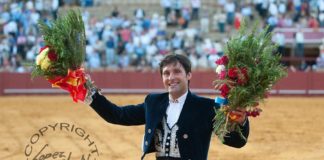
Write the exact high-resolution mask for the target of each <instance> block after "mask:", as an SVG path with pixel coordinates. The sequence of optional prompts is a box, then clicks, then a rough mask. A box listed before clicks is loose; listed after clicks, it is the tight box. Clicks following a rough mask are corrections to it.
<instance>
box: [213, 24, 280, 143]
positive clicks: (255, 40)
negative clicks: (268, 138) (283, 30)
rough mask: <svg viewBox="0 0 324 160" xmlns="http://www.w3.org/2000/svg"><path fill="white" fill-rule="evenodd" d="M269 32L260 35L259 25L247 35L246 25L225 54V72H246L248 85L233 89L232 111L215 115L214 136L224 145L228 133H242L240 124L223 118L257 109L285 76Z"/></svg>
mask: <svg viewBox="0 0 324 160" xmlns="http://www.w3.org/2000/svg"><path fill="white" fill-rule="evenodd" d="M267 31H268V28H265V29H263V30H262V31H259V32H258V30H257V24H254V27H253V28H252V30H251V31H248V28H247V25H246V24H245V23H243V24H242V25H241V28H240V30H239V32H238V34H237V35H234V36H233V37H231V39H230V40H229V41H228V42H227V46H226V48H225V50H224V51H225V55H226V56H227V57H228V59H229V63H228V64H227V65H226V66H225V67H226V70H227V71H228V70H229V69H230V68H236V67H237V68H247V75H248V81H247V83H246V84H244V85H238V84H235V85H234V86H232V88H231V90H230V92H229V94H228V97H227V98H228V102H229V103H228V107H229V110H227V111H226V110H222V108H221V109H220V110H218V111H216V116H215V123H214V132H215V134H216V135H217V136H218V137H219V138H220V139H221V140H222V141H223V140H224V136H226V134H227V133H228V132H229V131H233V130H236V131H238V132H239V133H241V132H240V129H239V127H238V124H236V123H230V122H228V120H226V118H224V117H228V115H227V113H228V111H231V110H235V109H237V108H246V109H247V110H249V109H251V108H253V107H255V105H256V104H257V103H258V102H260V101H261V102H262V101H263V100H264V98H265V96H266V95H265V94H266V93H267V92H269V91H270V90H271V87H272V85H274V84H275V83H276V82H277V81H278V80H280V79H281V78H283V77H284V76H286V71H285V68H284V67H283V66H282V65H281V64H280V59H281V57H280V56H279V54H277V53H276V52H277V45H276V44H274V43H273V42H272V41H271V37H272V34H271V33H269V32H267ZM227 119H228V118H227ZM243 138H244V137H243Z"/></svg>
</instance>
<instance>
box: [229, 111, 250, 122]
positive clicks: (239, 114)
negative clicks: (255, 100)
mask: <svg viewBox="0 0 324 160" xmlns="http://www.w3.org/2000/svg"><path fill="white" fill-rule="evenodd" d="M229 116H230V119H231V120H232V121H234V122H236V123H239V124H240V125H243V124H244V122H245V120H246V109H245V108H238V109H236V110H233V111H231V112H230V114H229Z"/></svg>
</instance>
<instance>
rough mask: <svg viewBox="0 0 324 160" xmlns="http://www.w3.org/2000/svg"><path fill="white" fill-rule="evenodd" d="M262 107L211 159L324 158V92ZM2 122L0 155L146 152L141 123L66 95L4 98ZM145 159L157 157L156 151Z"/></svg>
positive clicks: (131, 155)
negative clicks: (122, 120) (235, 142)
mask: <svg viewBox="0 0 324 160" xmlns="http://www.w3.org/2000/svg"><path fill="white" fill-rule="evenodd" d="M108 97H109V98H110V99H111V100H112V101H113V102H115V103H116V104H119V105H122V104H136V103H140V102H142V101H143V99H144V97H143V96H142V95H133V96H125V95H112V96H108ZM262 108H263V110H264V112H263V113H262V114H261V116H260V117H258V118H256V119H250V123H251V131H250V137H249V140H248V144H247V145H246V146H245V147H243V148H241V149H235V148H230V147H228V146H225V145H222V144H221V143H220V142H219V141H218V139H217V138H216V137H215V136H214V138H213V140H212V144H211V147H210V151H209V159H210V160H236V159H240V160H323V159H324V134H323V131H324V118H323V113H324V98H323V97H321V98H320V97H317V98H300V97H297V98H296V97H294V98H292V97H280V98H279V97H272V98H270V99H268V100H267V101H266V103H265V104H264V105H262ZM0 123H1V125H0V136H1V138H0V159H1V160H21V159H33V158H34V157H36V159H41V158H46V156H48V157H49V156H51V157H50V158H48V159H54V157H55V158H56V159H60V160H63V159H71V160H72V159H81V157H82V156H84V157H85V159H86V158H87V157H88V156H89V159H94V158H97V159H102V160H134V159H140V157H141V154H142V153H141V152H142V151H141V141H142V138H143V126H135V127H125V126H116V125H112V124H108V123H106V122H105V121H104V120H103V119H101V118H100V117H99V116H98V115H97V114H96V113H95V112H94V111H93V110H92V109H91V108H90V107H88V106H86V105H84V104H76V103H74V102H72V100H71V99H70V97H68V96H67V95H62V96H10V97H8V96H5V97H0ZM42 149H43V150H42ZM96 151H98V152H99V157H98V155H97V154H96V153H97V152H96ZM55 152H57V153H55ZM38 153H39V154H38ZM37 154H38V155H37ZM42 156H43V157H42ZM146 159H147V160H153V159H154V154H149V155H148V156H147V157H146Z"/></svg>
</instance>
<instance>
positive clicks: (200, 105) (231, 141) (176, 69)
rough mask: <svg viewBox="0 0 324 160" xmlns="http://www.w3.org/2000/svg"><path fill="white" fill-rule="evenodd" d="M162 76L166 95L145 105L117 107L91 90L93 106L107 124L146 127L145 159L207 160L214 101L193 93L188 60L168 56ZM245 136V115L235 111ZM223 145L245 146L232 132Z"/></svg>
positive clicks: (151, 98)
mask: <svg viewBox="0 0 324 160" xmlns="http://www.w3.org/2000/svg"><path fill="white" fill-rule="evenodd" d="M160 73H161V77H162V81H163V84H164V87H165V88H166V90H167V92H165V93H160V94H149V95H147V97H146V98H145V101H144V102H143V103H142V104H138V105H128V106H123V107H120V106H117V105H115V104H113V103H112V102H110V101H109V100H107V99H106V98H105V97H104V96H102V95H101V94H100V93H98V91H97V89H96V88H94V89H93V90H92V92H93V96H92V99H93V100H92V103H91V104H90V106H91V107H92V108H93V109H94V110H95V111H96V112H97V113H98V114H99V115H100V116H101V117H102V118H103V119H105V120H106V121H107V122H109V123H114V124H120V125H143V124H145V135H144V140H143V156H142V159H144V157H145V154H147V153H151V152H155V154H156V159H157V160H177V159H191V160H206V159H207V157H208V149H209V144H210V139H211V135H212V130H213V122H214V121H213V119H214V116H215V110H214V108H215V107H216V106H215V103H214V100H212V99H209V98H204V97H200V96H197V95H195V94H193V93H191V92H190V90H189V82H190V79H191V77H192V73H191V63H190V61H189V59H188V58H187V57H186V56H183V55H178V54H170V55H167V56H166V57H165V58H164V59H163V60H162V61H161V63H160ZM235 114H237V115H239V117H240V118H238V119H236V122H237V123H239V124H240V126H241V130H242V133H243V136H244V137H245V138H246V139H247V138H248V135H249V123H248V119H247V118H246V115H245V112H244V111H236V112H235ZM223 143H224V144H226V145H229V146H232V147H236V148H240V147H242V146H244V145H245V144H246V141H245V140H244V139H242V138H241V136H240V134H239V133H237V132H230V133H228V134H227V135H226V137H225V139H224V142H223Z"/></svg>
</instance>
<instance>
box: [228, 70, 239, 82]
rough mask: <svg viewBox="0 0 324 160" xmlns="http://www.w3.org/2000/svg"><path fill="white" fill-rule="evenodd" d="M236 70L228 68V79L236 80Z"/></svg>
mask: <svg viewBox="0 0 324 160" xmlns="http://www.w3.org/2000/svg"><path fill="white" fill-rule="evenodd" d="M237 76H238V75H237V68H230V69H229V70H228V77H230V78H231V79H236V78H237Z"/></svg>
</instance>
